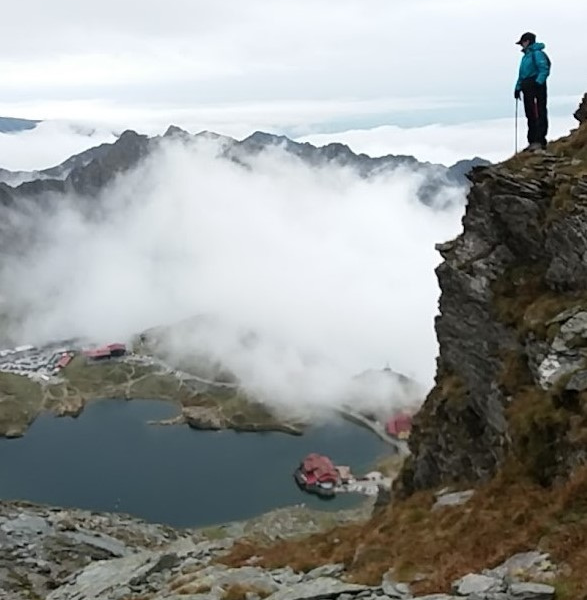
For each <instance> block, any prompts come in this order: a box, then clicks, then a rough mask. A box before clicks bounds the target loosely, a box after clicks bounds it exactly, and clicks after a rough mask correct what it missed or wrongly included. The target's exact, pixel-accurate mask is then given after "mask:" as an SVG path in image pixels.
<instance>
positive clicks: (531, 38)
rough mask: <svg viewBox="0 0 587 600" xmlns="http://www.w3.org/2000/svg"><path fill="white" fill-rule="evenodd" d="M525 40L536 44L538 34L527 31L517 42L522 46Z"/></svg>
mask: <svg viewBox="0 0 587 600" xmlns="http://www.w3.org/2000/svg"><path fill="white" fill-rule="evenodd" d="M523 42H530V43H531V44H534V43H535V42H536V34H535V33H531V32H530V31H526V33H523V34H522V37H521V38H520V39H519V40H518V41H517V42H516V44H520V46H521V45H522V43H523Z"/></svg>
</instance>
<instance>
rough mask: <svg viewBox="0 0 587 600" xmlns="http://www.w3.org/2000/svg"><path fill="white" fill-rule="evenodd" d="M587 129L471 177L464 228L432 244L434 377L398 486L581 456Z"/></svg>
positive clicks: (546, 477) (538, 468)
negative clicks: (435, 255)
mask: <svg viewBox="0 0 587 600" xmlns="http://www.w3.org/2000/svg"><path fill="white" fill-rule="evenodd" d="M586 127H587V126H586V125H585V124H583V125H582V126H581V127H580V128H579V129H578V130H577V131H575V132H574V133H573V134H572V135H571V136H569V137H568V138H564V139H562V140H559V141H558V142H556V143H554V144H551V145H550V146H549V149H548V151H547V152H542V153H538V154H526V153H522V154H521V155H518V156H516V157H514V158H513V159H511V160H510V161H508V162H506V163H504V164H501V165H497V166H492V167H485V168H478V169H475V170H474V171H473V173H472V174H471V176H470V178H471V181H472V183H473V186H472V189H471V191H470V193H469V197H468V204H467V207H466V214H465V216H464V218H463V232H462V234H461V235H460V236H459V237H458V238H457V239H455V240H453V241H451V242H448V243H445V244H440V245H439V246H438V248H437V249H438V250H439V252H440V254H441V255H442V257H443V258H444V262H443V263H442V264H441V265H440V266H439V267H438V268H437V271H436V272H437V276H438V281H439V284H440V288H441V297H440V316H439V317H438V318H437V321H436V332H437V336H438V341H439V345H440V356H439V359H438V363H437V375H436V385H435V387H434V389H433V390H432V392H431V393H430V394H429V396H428V398H427V400H426V402H425V404H424V406H423V409H422V410H421V411H420V413H419V414H418V415H417V417H416V418H415V421H414V428H413V432H412V435H411V439H410V449H411V451H412V457H411V459H410V460H409V461H408V463H407V465H406V467H405V469H404V471H403V473H402V476H401V478H400V483H399V485H398V490H399V491H400V492H401V493H404V494H410V493H412V492H413V491H415V490H417V489H422V488H430V487H434V486H437V485H439V484H441V483H451V482H465V481H471V482H475V481H480V480H485V479H488V478H489V477H491V476H492V475H493V474H495V472H496V470H497V469H498V468H499V467H500V466H501V465H503V464H504V462H505V461H506V460H509V459H512V460H513V459H515V460H517V461H518V462H520V463H522V464H523V465H524V467H525V468H526V470H527V471H528V472H529V473H530V474H531V475H532V476H533V477H535V479H536V480H538V481H540V482H541V483H548V482H549V481H552V480H553V479H554V478H555V477H557V476H564V475H565V474H567V473H568V472H569V470H570V469H572V468H573V467H574V466H575V465H576V464H578V463H581V462H583V461H584V459H585V457H586V456H587V454H586V448H585V443H584V442H583V441H582V437H581V436H580V435H577V433H578V432H579V431H581V430H582V428H583V427H584V426H587V422H585V418H584V415H583V413H582V410H581V408H580V406H581V398H582V396H581V395H582V394H583V393H584V390H585V389H587V368H586V367H587V151H586V147H587V128H586Z"/></svg>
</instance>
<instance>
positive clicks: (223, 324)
mask: <svg viewBox="0 0 587 600" xmlns="http://www.w3.org/2000/svg"><path fill="white" fill-rule="evenodd" d="M218 151H219V146H218V144H217V143H216V142H212V141H209V140H208V141H202V140H200V142H198V143H196V142H189V143H187V142H181V141H178V140H175V141H167V142H165V143H163V144H162V146H161V148H160V149H159V150H158V151H157V152H155V153H153V154H152V155H151V156H149V157H148V158H147V159H146V160H145V161H144V162H143V163H142V164H141V165H140V166H139V167H138V168H136V169H135V170H134V171H132V172H130V173H126V174H123V175H122V176H120V177H119V179H117V180H116V182H115V183H114V184H113V185H111V186H110V187H109V188H108V189H106V190H104V192H103V195H102V197H101V198H100V199H98V200H92V202H95V203H100V202H101V203H102V205H103V207H104V210H103V211H102V212H101V214H100V217H99V218H98V217H96V216H95V215H94V216H93V217H91V218H90V217H88V216H84V214H83V212H82V211H81V210H80V207H81V206H84V205H85V206H87V201H86V199H83V198H74V197H71V198H65V199H61V200H60V202H59V208H58V209H57V210H56V211H55V212H53V213H52V214H51V215H50V216H49V217H45V218H44V221H43V227H42V232H43V234H42V236H41V239H39V240H38V243H36V244H35V245H33V246H31V247H29V249H28V250H27V252H26V253H25V254H24V255H22V256H19V257H18V258H12V259H10V260H6V259H5V261H4V265H3V268H2V271H1V272H0V289H2V290H3V294H4V295H5V301H6V302H7V304H8V306H12V307H19V308H20V309H21V311H22V310H24V319H23V321H22V322H21V324H20V325H19V327H18V329H17V330H16V331H13V333H14V334H15V337H16V338H17V340H18V341H19V342H30V343H39V342H43V341H47V340H53V339H61V338H68V337H71V336H84V337H88V338H90V339H91V340H93V341H96V342H111V341H114V340H122V341H125V340H128V339H129V338H130V336H132V335H133V334H135V333H137V332H140V331H142V330H144V329H146V328H149V327H153V326H158V325H166V324H173V323H176V322H177V321H179V320H182V319H189V318H191V317H194V316H200V317H202V319H203V322H204V323H205V324H206V325H205V327H199V328H196V329H190V328H188V327H186V328H185V329H183V330H182V329H181V328H180V329H179V334H178V333H177V331H178V330H177V329H176V330H175V331H176V333H175V335H174V336H173V339H172V340H170V344H171V345H172V346H173V348H174V349H175V350H176V351H177V349H178V348H179V349H180V353H181V352H185V354H186V355H189V354H190V353H193V352H195V351H202V350H205V351H206V352H207V353H209V354H210V355H211V356H212V357H214V358H215V359H218V360H219V361H220V362H221V363H222V364H223V365H225V366H226V368H228V369H229V370H231V371H232V372H234V373H235V374H236V375H237V376H238V377H239V379H240V380H241V381H242V382H243V385H244V386H245V387H246V388H247V389H249V390H251V391H252V392H254V393H255V394H256V395H257V396H258V397H260V398H262V399H264V400H266V401H275V402H282V403H283V402H285V403H295V402H306V403H314V404H315V403H321V404H328V403H330V404H333V403H336V402H337V401H340V398H341V395H342V394H343V392H345V390H346V392H348V384H349V381H350V380H351V378H352V377H354V376H355V375H357V374H360V373H362V372H364V371H366V370H369V369H382V368H383V367H385V366H386V365H389V366H390V367H391V368H392V369H393V370H394V371H397V372H400V373H402V374H404V375H407V376H409V377H413V378H414V379H415V380H416V381H417V382H418V383H419V384H420V385H421V386H422V387H423V388H426V387H427V386H429V385H431V383H432V378H433V373H434V369H435V357H436V354H437V343H436V338H435V334H434V329H433V318H434V315H435V314H436V312H437V299H438V287H437V282H436V278H435V275H434V267H435V266H436V265H437V264H438V262H439V256H438V254H437V253H436V252H435V250H434V244H435V243H436V242H440V241H444V240H447V239H449V238H452V237H454V236H455V235H456V234H457V233H458V231H459V229H460V217H461V214H462V211H463V205H464V195H463V191H462V190H461V189H456V188H455V189H447V190H445V191H444V193H443V198H442V202H443V203H445V202H446V201H447V200H451V201H452V204H451V208H448V209H445V210H440V209H439V208H434V207H432V208H431V207H427V206H424V205H423V204H421V203H420V202H419V201H418V200H417V199H416V189H417V187H418V184H419V182H420V177H421V175H417V174H415V173H413V172H410V171H407V170H403V169H398V170H396V171H394V172H392V173H390V174H386V175H382V176H379V177H376V178H372V179H369V180H365V179H361V178H359V177H358V176H357V175H356V174H355V173H353V172H352V171H350V170H348V169H344V168H339V167H334V166H329V167H326V168H313V167H309V166H308V165H306V164H303V163H301V162H300V161H299V160H298V159H295V158H294V157H292V156H290V155H287V154H286V153H285V152H283V151H282V150H280V149H275V150H273V151H270V152H264V153H262V154H261V155H259V156H257V157H255V158H250V159H249V161H248V164H247V165H245V166H242V165H238V164H235V163H233V162H230V161H227V160H225V159H220V158H218V156H217V155H218ZM367 379H369V377H367V378H363V379H361V378H359V379H358V380H354V383H353V386H354V390H355V393H358V392H357V389H358V390H359V391H360V390H361V386H362V385H363V383H364V381H366V380H367ZM376 379H377V378H376ZM372 384H373V382H371V383H370V384H368V385H369V387H370V389H372V390H373V392H372V396H373V397H376V396H377V397H382V395H385V394H386V393H387V391H388V387H387V388H386V387H385V386H386V385H387V384H385V385H383V388H385V390H387V391H384V392H382V383H381V380H380V379H379V380H378V381H376V382H375V383H374V384H373V385H372ZM377 390H378V391H377Z"/></svg>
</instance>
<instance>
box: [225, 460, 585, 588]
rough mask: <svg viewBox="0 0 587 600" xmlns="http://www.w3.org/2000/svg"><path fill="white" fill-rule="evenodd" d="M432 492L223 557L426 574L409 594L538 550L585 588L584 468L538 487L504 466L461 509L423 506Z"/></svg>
mask: <svg viewBox="0 0 587 600" xmlns="http://www.w3.org/2000/svg"><path fill="white" fill-rule="evenodd" d="M432 504H433V495H432V494H431V493H418V494H415V495H414V496H412V497H411V498H409V499H407V500H405V501H402V502H399V503H396V504H394V505H390V506H389V507H388V508H387V509H386V510H385V511H383V512H381V513H379V514H377V515H376V517H374V519H373V520H372V521H371V522H369V523H367V524H366V525H362V526H361V525H354V526H348V527H344V528H338V529H335V530H333V531H331V532H329V533H327V534H323V535H315V536H312V537H310V538H308V539H306V540H303V541H301V542H300V541H297V542H283V543H279V544H276V545H274V546H270V547H266V548H259V547H256V546H253V545H250V544H247V543H246V542H241V543H239V544H237V545H236V546H235V547H234V549H233V551H232V553H231V554H230V555H229V556H228V557H227V558H226V559H224V561H223V562H225V563H227V564H230V565H240V564H244V563H245V562H246V561H247V560H248V559H249V558H251V557H252V556H256V557H260V558H259V559H258V560H256V561H255V563H256V564H261V565H262V566H265V567H269V568H278V567H282V566H286V565H290V566H292V567H293V568H294V569H296V570H301V571H307V570H309V569H312V568H314V567H315V566H318V565H320V564H326V563H331V562H344V563H345V565H346V566H347V568H348V569H349V571H350V574H351V576H352V579H353V580H355V581H359V582H362V583H366V584H377V583H379V582H380V580H381V577H382V575H383V574H384V573H385V572H386V571H387V570H388V569H390V568H393V569H394V571H395V574H396V576H397V577H399V578H400V579H402V578H403V579H405V580H410V578H411V577H413V576H414V575H415V574H416V573H422V574H425V575H426V576H427V578H426V580H425V581H424V582H420V583H417V584H415V585H414V589H415V591H416V592H417V593H432V592H438V591H439V590H441V589H448V587H449V585H450V582H451V581H453V580H454V579H456V578H458V577H460V576H462V575H464V574H466V573H468V572H471V571H480V570H481V569H483V568H486V567H491V566H495V565H497V564H499V563H500V562H502V561H503V560H505V559H507V558H508V557H509V556H511V555H512V554H515V553H516V552H521V551H526V550H533V549H536V548H540V549H542V550H545V551H548V552H551V553H552V556H553V559H554V560H555V561H556V562H560V563H565V564H566V565H568V568H569V574H568V575H566V576H565V581H564V583H565V587H566V589H567V590H571V591H572V592H573V593H574V594H576V595H574V596H569V598H570V597H572V598H579V597H582V596H581V595H580V594H583V595H584V594H587V581H586V580H585V578H584V576H583V569H584V564H586V563H585V561H586V560H587V468H582V469H580V470H579V471H577V472H576V473H575V475H574V476H573V477H572V478H570V479H569V480H568V481H567V482H566V483H564V484H561V485H557V486H553V487H552V488H544V487H542V486H540V485H538V484H535V483H532V482H530V481H529V480H527V479H524V478H520V476H519V471H518V468H514V467H510V468H508V469H505V470H504V472H502V473H500V475H499V476H497V477H496V478H495V479H494V480H493V481H492V482H491V483H489V484H487V485H485V486H483V487H481V488H479V489H478V490H477V492H476V495H475V496H474V497H473V499H472V500H471V501H470V502H469V503H468V504H466V505H464V506H462V507H449V508H444V509H441V510H438V511H434V512H433V511H431V507H432Z"/></svg>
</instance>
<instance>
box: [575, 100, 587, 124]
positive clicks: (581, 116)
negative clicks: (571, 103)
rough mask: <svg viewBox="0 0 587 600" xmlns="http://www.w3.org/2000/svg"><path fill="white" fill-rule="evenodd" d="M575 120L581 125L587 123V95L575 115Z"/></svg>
mask: <svg viewBox="0 0 587 600" xmlns="http://www.w3.org/2000/svg"><path fill="white" fill-rule="evenodd" d="M575 119H577V121H579V123H585V122H587V94H585V95H584V96H583V100H582V101H581V104H580V106H579V108H578V109H577V112H576V113H575Z"/></svg>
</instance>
